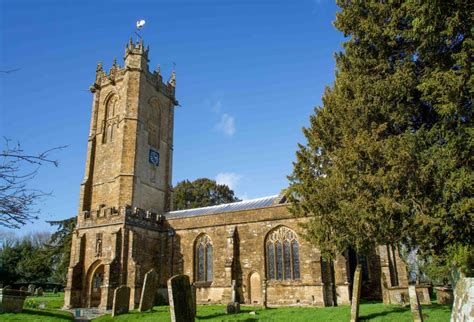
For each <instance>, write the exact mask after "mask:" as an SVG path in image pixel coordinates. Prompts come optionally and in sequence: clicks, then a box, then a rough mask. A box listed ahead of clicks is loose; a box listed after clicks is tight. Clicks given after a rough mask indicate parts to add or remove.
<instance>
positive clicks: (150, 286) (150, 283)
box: [138, 269, 158, 312]
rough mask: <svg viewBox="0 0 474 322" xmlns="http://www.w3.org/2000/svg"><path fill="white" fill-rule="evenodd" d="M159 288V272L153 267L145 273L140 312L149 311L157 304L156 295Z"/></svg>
mask: <svg viewBox="0 0 474 322" xmlns="http://www.w3.org/2000/svg"><path fill="white" fill-rule="evenodd" d="M157 289H158V273H157V272H156V271H155V270H154V269H152V270H150V271H149V272H148V273H146V274H145V280H144V282H143V289H142V295H141V297H140V305H139V307H138V310H139V311H140V312H143V311H148V310H151V309H152V308H153V306H154V305H155V296H156V291H157Z"/></svg>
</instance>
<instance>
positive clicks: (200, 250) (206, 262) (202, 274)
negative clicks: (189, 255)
mask: <svg viewBox="0 0 474 322" xmlns="http://www.w3.org/2000/svg"><path fill="white" fill-rule="evenodd" d="M195 250H196V257H195V258H196V259H195V265H194V267H195V278H196V281H198V282H210V281H212V274H213V269H212V243H211V239H210V238H209V237H208V236H207V235H201V236H200V237H199V238H198V239H197V240H196V247H195Z"/></svg>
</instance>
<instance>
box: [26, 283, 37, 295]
mask: <svg viewBox="0 0 474 322" xmlns="http://www.w3.org/2000/svg"><path fill="white" fill-rule="evenodd" d="M35 290H36V286H35V285H34V284H30V285H28V293H30V294H31V295H33V294H35Z"/></svg>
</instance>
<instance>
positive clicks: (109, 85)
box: [65, 40, 178, 309]
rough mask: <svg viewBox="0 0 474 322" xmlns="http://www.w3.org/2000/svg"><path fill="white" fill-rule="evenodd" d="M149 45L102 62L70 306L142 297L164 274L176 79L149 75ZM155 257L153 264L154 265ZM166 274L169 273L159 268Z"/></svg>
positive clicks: (68, 295) (75, 237)
mask: <svg viewBox="0 0 474 322" xmlns="http://www.w3.org/2000/svg"><path fill="white" fill-rule="evenodd" d="M148 51H149V50H148V47H145V46H144V44H143V41H142V40H140V41H139V42H136V43H134V42H133V41H132V40H130V42H129V43H128V44H127V45H126V47H125V56H124V66H123V67H121V66H119V64H118V63H117V61H116V60H114V62H113V64H112V67H111V68H110V70H109V71H108V72H106V71H104V69H103V66H102V64H101V63H99V64H98V66H97V70H96V75H95V81H94V84H93V85H92V86H91V88H90V90H91V92H92V93H93V95H94V96H93V103H92V114H91V123H90V132H89V136H88V145H87V158H86V167H85V175H84V180H83V182H82V184H81V189H80V201H79V212H78V215H77V226H76V229H75V232H74V234H73V238H72V246H71V260H70V266H69V270H68V277H67V287H66V289H65V307H68V308H70V307H99V308H102V309H108V308H110V307H111V306H112V298H113V291H114V289H115V288H117V287H118V286H120V285H126V286H128V287H130V290H131V306H132V307H135V306H136V304H137V302H138V300H139V295H140V290H141V283H142V282H143V275H144V273H146V272H147V271H149V270H150V269H156V270H160V269H161V268H160V267H162V266H164V265H162V263H161V262H160V261H163V257H164V255H163V251H162V253H161V254H162V255H161V257H157V254H158V253H159V252H160V249H161V250H162V249H163V247H164V243H165V242H166V233H163V231H164V228H163V221H164V217H163V216H162V215H163V213H165V212H167V211H169V210H170V202H171V192H172V187H171V173H172V156H173V118H174V107H175V106H176V105H177V104H178V103H177V101H176V98H175V87H176V75H175V72H174V71H173V72H172V74H171V76H170V78H169V80H168V81H167V82H163V78H162V76H161V73H160V71H159V68H158V69H157V70H155V71H153V72H150V70H149V67H148V62H149V60H148ZM150 259H152V260H150ZM160 274H162V275H163V276H164V274H165V273H164V272H162V271H160Z"/></svg>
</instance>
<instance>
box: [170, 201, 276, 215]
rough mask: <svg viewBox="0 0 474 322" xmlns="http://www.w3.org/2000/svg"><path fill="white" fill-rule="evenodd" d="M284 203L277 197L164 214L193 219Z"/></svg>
mask: <svg viewBox="0 0 474 322" xmlns="http://www.w3.org/2000/svg"><path fill="white" fill-rule="evenodd" d="M284 202H285V198H284V197H282V196H279V195H274V196H269V197H263V198H257V199H251V200H244V201H237V202H232V203H225V204H222V205H217V206H210V207H201V208H194V209H184V210H175V211H170V212H168V213H165V216H166V218H168V219H173V218H185V217H195V216H204V215H214V214H221V213H225V212H232V211H240V210H250V209H258V208H265V207H269V206H273V205H278V204H282V203H284Z"/></svg>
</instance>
